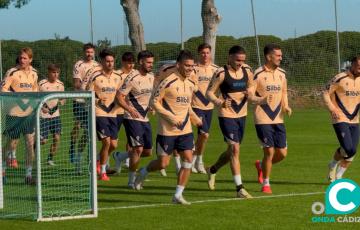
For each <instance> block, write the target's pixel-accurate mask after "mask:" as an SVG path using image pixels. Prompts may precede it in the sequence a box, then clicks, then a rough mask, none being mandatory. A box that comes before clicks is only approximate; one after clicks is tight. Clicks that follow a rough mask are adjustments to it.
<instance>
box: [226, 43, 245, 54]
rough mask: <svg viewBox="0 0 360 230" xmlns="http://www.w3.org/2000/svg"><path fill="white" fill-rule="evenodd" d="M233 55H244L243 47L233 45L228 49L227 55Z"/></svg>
mask: <svg viewBox="0 0 360 230" xmlns="http://www.w3.org/2000/svg"><path fill="white" fill-rule="evenodd" d="M233 54H246V51H245V49H244V48H243V47H241V46H238V45H235V46H232V47H231V48H230V49H229V55H233Z"/></svg>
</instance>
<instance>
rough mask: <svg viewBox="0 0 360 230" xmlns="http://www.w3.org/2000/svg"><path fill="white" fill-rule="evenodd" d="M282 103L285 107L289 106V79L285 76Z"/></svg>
mask: <svg viewBox="0 0 360 230" xmlns="http://www.w3.org/2000/svg"><path fill="white" fill-rule="evenodd" d="M281 105H282V107H283V108H287V107H289V100H288V93H287V79H286V78H284V81H283V87H282V97H281Z"/></svg>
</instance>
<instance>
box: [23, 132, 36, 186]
mask: <svg viewBox="0 0 360 230" xmlns="http://www.w3.org/2000/svg"><path fill="white" fill-rule="evenodd" d="M25 145H26V160H25V168H26V176H25V183H27V184H34V183H35V180H33V177H32V167H33V161H34V157H35V154H34V145H35V133H34V132H33V133H27V134H25Z"/></svg>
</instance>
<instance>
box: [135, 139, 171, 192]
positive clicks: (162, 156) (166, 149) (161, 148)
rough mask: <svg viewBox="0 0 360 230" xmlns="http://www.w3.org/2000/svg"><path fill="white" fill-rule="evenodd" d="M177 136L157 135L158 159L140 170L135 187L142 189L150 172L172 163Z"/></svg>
mask: <svg viewBox="0 0 360 230" xmlns="http://www.w3.org/2000/svg"><path fill="white" fill-rule="evenodd" d="M175 139H176V138H175V137H172V136H171V137H169V136H163V135H157V137H156V153H157V159H156V160H153V161H150V162H149V164H148V165H147V166H146V167H143V168H141V169H140V170H139V175H138V176H137V177H136V179H135V183H134V187H135V189H136V190H140V189H141V188H142V185H143V183H144V180H145V178H146V176H147V175H148V173H149V172H154V171H158V170H161V169H165V168H166V167H167V166H168V165H169V164H170V159H171V158H170V156H171V154H172V152H173V150H174V142H175Z"/></svg>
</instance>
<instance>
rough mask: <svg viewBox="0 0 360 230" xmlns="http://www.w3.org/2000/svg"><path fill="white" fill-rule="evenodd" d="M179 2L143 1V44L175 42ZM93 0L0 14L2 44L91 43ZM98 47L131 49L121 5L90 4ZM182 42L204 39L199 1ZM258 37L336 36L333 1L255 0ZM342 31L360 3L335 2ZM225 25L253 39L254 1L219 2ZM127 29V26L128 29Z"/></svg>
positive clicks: (115, 1)
mask: <svg viewBox="0 0 360 230" xmlns="http://www.w3.org/2000/svg"><path fill="white" fill-rule="evenodd" d="M180 1H181V0H140V16H141V20H142V23H143V26H144V32H145V41H146V42H147V43H154V42H177V43H179V42H180V40H181V34H180ZM89 2H90V0H31V1H30V3H29V4H28V5H25V6H24V7H22V8H21V9H16V8H14V7H10V8H9V9H0V39H2V40H8V39H17V40H22V41H35V40H41V39H52V38H54V37H55V34H58V35H60V37H66V36H68V37H70V39H73V40H78V41H82V42H88V41H90V40H91V36H90V34H91V33H90V13H89V9H90V7H89ZM92 2H93V28H94V41H95V43H96V41H97V40H100V39H104V38H105V37H106V38H107V39H109V40H111V42H112V45H121V44H126V43H127V44H129V43H130V41H129V40H128V38H127V35H126V36H124V33H127V29H126V27H125V29H124V13H123V9H122V7H121V5H120V0H92ZM182 2H183V31H184V32H183V38H184V40H185V41H186V40H187V39H189V38H190V37H193V36H200V35H201V34H202V21H201V0H182ZM253 2H254V9H255V18H256V20H255V21H256V26H257V33H258V34H266V35H275V36H278V37H280V38H283V39H286V38H292V37H299V36H302V35H306V34H309V33H314V32H316V31H319V30H335V10H334V0H253ZM337 2H338V3H337V4H338V8H337V10H338V28H339V30H340V31H360V23H359V22H358V21H357V20H355V19H356V15H358V12H360V4H359V2H360V0H337ZM215 4H216V7H217V10H218V13H219V14H220V15H221V16H222V21H221V23H220V24H219V26H218V35H227V36H233V37H235V38H239V37H244V36H252V35H254V28H253V21H252V14H251V0H215ZM125 26H127V25H126V23H125Z"/></svg>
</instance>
